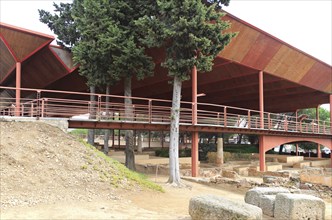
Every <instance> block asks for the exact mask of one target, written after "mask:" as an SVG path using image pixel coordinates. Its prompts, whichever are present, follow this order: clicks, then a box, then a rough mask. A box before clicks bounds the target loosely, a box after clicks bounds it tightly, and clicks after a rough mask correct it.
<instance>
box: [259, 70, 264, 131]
mask: <svg viewBox="0 0 332 220" xmlns="http://www.w3.org/2000/svg"><path fill="white" fill-rule="evenodd" d="M263 84H264V79H263V71H259V115H260V128H261V129H264V87H263Z"/></svg>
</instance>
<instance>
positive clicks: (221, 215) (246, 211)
mask: <svg viewBox="0 0 332 220" xmlns="http://www.w3.org/2000/svg"><path fill="white" fill-rule="evenodd" d="M189 214H190V216H191V218H192V219H193V220H219V219H223V220H228V219H229V220H231V219H243V220H244V219H262V209H260V208H258V207H256V206H253V205H249V204H245V203H240V202H233V201H230V200H228V199H225V198H223V197H218V196H215V195H204V196H195V197H193V198H191V199H190V202H189Z"/></svg>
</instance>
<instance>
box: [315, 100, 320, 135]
mask: <svg viewBox="0 0 332 220" xmlns="http://www.w3.org/2000/svg"><path fill="white" fill-rule="evenodd" d="M316 121H317V133H320V132H319V105H318V106H317V108H316Z"/></svg>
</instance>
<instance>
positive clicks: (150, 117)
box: [149, 99, 152, 124]
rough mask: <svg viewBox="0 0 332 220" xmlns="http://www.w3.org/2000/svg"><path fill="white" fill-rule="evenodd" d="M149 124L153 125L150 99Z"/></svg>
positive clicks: (150, 101)
mask: <svg viewBox="0 0 332 220" xmlns="http://www.w3.org/2000/svg"><path fill="white" fill-rule="evenodd" d="M149 123H150V124H151V123H152V100H151V99H149Z"/></svg>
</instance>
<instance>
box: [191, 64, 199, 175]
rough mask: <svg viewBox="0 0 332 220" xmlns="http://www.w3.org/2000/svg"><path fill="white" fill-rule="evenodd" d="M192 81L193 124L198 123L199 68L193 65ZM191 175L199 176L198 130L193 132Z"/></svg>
mask: <svg viewBox="0 0 332 220" xmlns="http://www.w3.org/2000/svg"><path fill="white" fill-rule="evenodd" d="M191 77H192V79H191V82H192V85H191V87H192V103H193V106H192V124H193V125H196V124H197V68H196V66H194V67H193V69H192V71H191ZM191 137H192V140H191V175H192V176H193V177H197V176H198V132H197V131H194V132H192V134H191Z"/></svg>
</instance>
